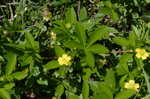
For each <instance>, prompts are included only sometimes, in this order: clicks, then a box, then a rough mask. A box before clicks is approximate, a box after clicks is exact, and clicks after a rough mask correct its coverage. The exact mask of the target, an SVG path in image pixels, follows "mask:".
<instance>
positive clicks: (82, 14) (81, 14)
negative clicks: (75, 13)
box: [79, 7, 88, 21]
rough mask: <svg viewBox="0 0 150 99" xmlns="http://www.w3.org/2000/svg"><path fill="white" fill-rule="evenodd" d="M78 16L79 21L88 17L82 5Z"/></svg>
mask: <svg viewBox="0 0 150 99" xmlns="http://www.w3.org/2000/svg"><path fill="white" fill-rule="evenodd" d="M79 18H80V20H81V21H83V20H86V19H87V18H88V15H87V11H86V8H85V7H83V8H82V9H81V10H80V16H79Z"/></svg>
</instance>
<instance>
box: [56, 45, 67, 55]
mask: <svg viewBox="0 0 150 99" xmlns="http://www.w3.org/2000/svg"><path fill="white" fill-rule="evenodd" d="M64 53H65V51H64V50H63V48H61V47H60V46H56V47H55V54H56V56H62V55H63V54H64Z"/></svg>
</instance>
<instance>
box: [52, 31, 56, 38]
mask: <svg viewBox="0 0 150 99" xmlns="http://www.w3.org/2000/svg"><path fill="white" fill-rule="evenodd" d="M51 39H52V40H56V33H55V32H51Z"/></svg>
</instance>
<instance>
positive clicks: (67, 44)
mask: <svg viewBox="0 0 150 99" xmlns="http://www.w3.org/2000/svg"><path fill="white" fill-rule="evenodd" d="M64 46H65V47H68V48H70V49H76V48H77V49H83V46H82V45H81V44H80V43H78V42H76V41H73V40H72V41H66V42H64Z"/></svg>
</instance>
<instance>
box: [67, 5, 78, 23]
mask: <svg viewBox="0 0 150 99" xmlns="http://www.w3.org/2000/svg"><path fill="white" fill-rule="evenodd" d="M65 16H66V22H67V23H70V24H73V23H75V22H76V20H77V16H76V13H75V11H74V8H73V7H72V8H68V10H67V12H66V14H65Z"/></svg>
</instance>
